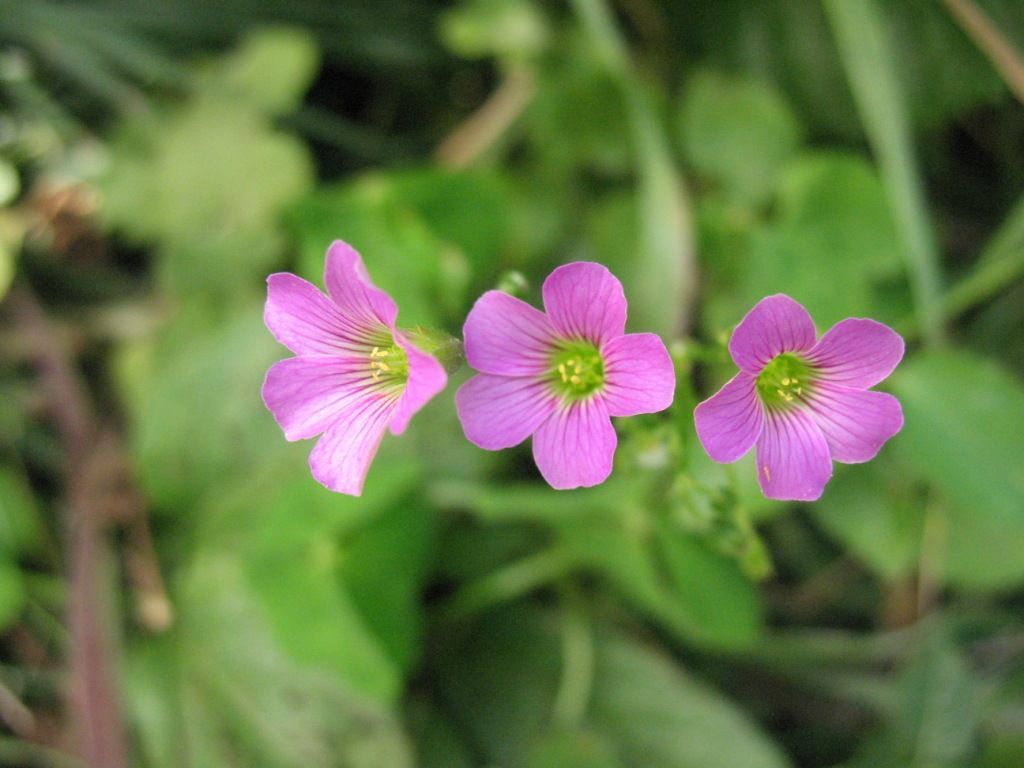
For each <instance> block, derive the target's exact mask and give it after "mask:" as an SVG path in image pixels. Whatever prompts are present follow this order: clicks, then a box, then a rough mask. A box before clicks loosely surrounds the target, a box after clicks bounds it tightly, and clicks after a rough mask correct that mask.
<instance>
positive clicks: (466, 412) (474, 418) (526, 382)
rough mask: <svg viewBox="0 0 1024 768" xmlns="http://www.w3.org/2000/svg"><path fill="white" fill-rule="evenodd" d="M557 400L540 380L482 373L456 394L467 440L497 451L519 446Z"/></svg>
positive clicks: (541, 421)
mask: <svg viewBox="0 0 1024 768" xmlns="http://www.w3.org/2000/svg"><path fill="white" fill-rule="evenodd" d="M556 402H557V400H556V398H555V396H554V394H553V393H552V392H551V390H550V388H549V387H548V386H547V385H546V384H544V382H542V381H538V380H536V379H527V378H509V377H506V376H492V375H490V374H487V373H482V374H480V375H478V376H474V377H473V378H471V379H470V380H469V381H467V382H466V383H465V384H463V385H462V386H461V387H459V391H458V392H456V393H455V409H456V411H457V412H458V414H459V421H460V422H462V431H463V432H465V433H466V439H467V440H469V442H471V443H473V444H474V445H476V446H478V447H479V448H484V449H485V450H488V451H499V450H501V449H502V448H511V447H512V446H513V445H518V444H519V443H521V442H523V440H525V439H526V438H528V437H529V436H530V435H532V434H533V433H534V432H535V431H536V430H537V428H538V427H539V426H540V425H541V424H542V423H543V422H544V421H545V420H546V419H548V418H549V417H550V416H551V415H552V414H553V413H554V412H555V404H556Z"/></svg>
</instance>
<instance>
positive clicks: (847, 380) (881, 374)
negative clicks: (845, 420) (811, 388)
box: [807, 317, 904, 389]
mask: <svg viewBox="0 0 1024 768" xmlns="http://www.w3.org/2000/svg"><path fill="white" fill-rule="evenodd" d="M903 348H904V344H903V337H902V336H900V335H899V334H898V333H896V331H894V330H893V329H892V328H890V327H889V326H887V325H883V324H882V323H879V322H876V321H874V320H868V319H866V318H861V317H850V318H847V319H846V320H842V321H840V322H838V323H836V324H835V325H833V326H832V328H830V329H829V330H828V331H827V332H826V333H825V335H824V336H822V337H821V339H820V340H819V341H818V343H817V344H815V345H814V347H813V348H812V349H811V351H810V352H809V353H808V354H807V360H808V362H810V363H812V364H814V365H815V366H817V367H818V368H819V369H820V371H821V374H822V375H823V377H826V378H827V379H828V380H829V381H830V382H832V383H835V384H841V385H843V386H846V387H854V388H856V389H867V388H869V387H873V386H875V384H877V383H878V382H880V381H882V380H883V379H885V378H886V377H887V376H888V375H889V374H890V373H892V371H893V369H894V368H895V367H896V365H897V364H898V363H899V361H900V360H902V359H903Z"/></svg>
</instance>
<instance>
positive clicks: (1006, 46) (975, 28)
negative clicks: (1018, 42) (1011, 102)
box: [943, 0, 1024, 104]
mask: <svg viewBox="0 0 1024 768" xmlns="http://www.w3.org/2000/svg"><path fill="white" fill-rule="evenodd" d="M943 2H944V3H945V5H946V8H947V10H949V13H950V15H951V16H952V17H953V18H955V19H956V20H957V23H959V24H960V26H961V27H963V29H964V32H966V33H967V35H968V37H970V38H971V40H973V41H974V44H975V45H976V46H978V48H979V49H981V52H982V53H984V54H985V56H987V57H988V60H989V61H991V62H992V66H993V67H995V68H996V71H997V72H998V73H999V74H1000V75H1001V76H1002V78H1003V82H1005V83H1006V86H1007V87H1008V88H1009V89H1010V91H1011V92H1012V93H1013V95H1014V96H1016V97H1017V101H1019V102H1020V103H1021V104H1024V59H1022V58H1021V56H1020V54H1018V53H1017V51H1016V50H1014V48H1013V46H1012V45H1010V42H1009V41H1008V40H1007V39H1006V38H1005V37H1004V36H1003V35H1002V34H1001V33H1000V31H999V29H998V28H997V27H996V25H995V24H993V23H992V19H990V18H989V17H988V16H986V15H985V12H984V11H983V10H982V9H981V8H979V7H978V6H977V5H976V4H975V3H973V2H971V0H943Z"/></svg>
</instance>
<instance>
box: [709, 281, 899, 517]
mask: <svg viewBox="0 0 1024 768" xmlns="http://www.w3.org/2000/svg"><path fill="white" fill-rule="evenodd" d="M729 354H730V355H732V359H733V362H735V363H736V365H738V366H739V368H740V372H739V373H738V374H737V375H736V376H734V377H733V378H732V379H731V380H730V381H729V382H728V383H727V384H726V385H725V386H724V387H722V388H721V389H720V390H719V391H718V393H717V394H715V395H714V396H713V397H710V398H708V399H707V400H705V401H704V402H703V403H701V404H700V405H698V406H697V409H696V411H695V412H694V418H695V420H696V425H697V436H698V437H699V438H700V442H701V444H702V445H703V446H704V450H706V451H707V452H708V455H709V456H711V458H712V459H714V460H715V461H718V462H723V463H731V462H734V461H737V460H738V459H740V458H742V457H743V456H744V455H745V454H746V453H747V451H749V450H750V449H751V448H752V447H753V446H754V445H755V444H756V445H757V478H758V480H759V481H760V483H761V490H762V491H764V495H765V496H767V497H768V498H771V499H782V500H796V501H814V500H815V499H817V498H818V497H820V496H821V494H822V491H824V490H825V485H826V483H828V481H829V479H830V478H831V477H832V462H833V460H834V461H839V462H842V463H844V464H859V463H862V462H865V461H870V460H871V459H873V458H874V457H875V455H876V454H877V453H878V451H879V450H880V449H881V448H882V446H883V445H884V444H885V442H886V441H887V440H888V439H889V438H890V437H892V436H893V435H895V434H896V433H897V432H899V431H900V429H902V428H903V409H902V408H900V403H899V400H897V399H896V398H895V397H893V396H892V395H889V394H886V393H885V392H872V391H870V390H869V387H873V386H874V385H875V384H877V383H878V382H880V381H882V380H883V379H884V378H886V377H887V376H888V375H889V374H890V373H892V371H893V369H894V368H895V367H896V365H897V363H899V361H900V359H901V358H902V357H903V339H902V338H901V337H900V335H899V334H898V333H896V332H895V331H894V330H892V329H891V328H889V327H888V326H886V325H882V324H881V323H877V322H875V321H874V320H866V319H864V318H859V317H850V318H847V319H846V320H843V321H841V322H839V323H836V324H835V325H834V326H832V328H831V329H830V330H829V331H828V332H827V333H826V334H825V335H824V336H822V337H821V339H819V340H817V342H816V341H815V330H814V321H813V320H811V316H810V315H809V314H808V313H807V310H806V309H804V308H803V307H802V306H800V304H798V303H797V302H795V301H794V300H793V299H791V298H789V297H788V296H785V295H783V294H781V293H779V294H776V295H774V296H769V297H767V298H765V299H762V300H761V301H759V302H758V303H757V306H755V307H754V308H753V309H752V310H750V312H748V313H747V316H746V317H744V318H743V320H742V321H741V322H740V324H739V325H738V326H736V330H735V331H733V334H732V338H731V339H730V340H729Z"/></svg>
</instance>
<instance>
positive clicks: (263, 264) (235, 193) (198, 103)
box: [102, 33, 313, 300]
mask: <svg viewBox="0 0 1024 768" xmlns="http://www.w3.org/2000/svg"><path fill="white" fill-rule="evenodd" d="M268 35H269V36H268ZM248 46H249V47H248V48H247V49H245V51H244V52H243V53H241V54H237V55H236V58H235V59H233V60H232V63H231V64H230V65H229V66H227V67H226V69H227V75H226V77H227V79H228V81H229V84H231V85H232V86H234V87H238V88H244V87H248V86H249V85H251V83H250V81H251V79H252V78H253V77H255V76H257V75H255V74H254V73H253V72H252V70H253V68H255V69H256V70H258V71H259V74H258V76H259V78H260V79H261V84H262V83H263V82H264V81H265V80H266V77H267V75H266V71H267V69H268V62H269V61H275V62H277V63H276V64H275V66H274V67H269V71H272V72H274V73H275V76H277V77H279V78H281V77H283V70H284V68H285V67H287V68H289V70H290V71H289V72H288V75H289V76H290V77H291V78H292V82H286V81H285V79H279V80H276V81H274V82H273V83H270V84H269V85H272V86H274V90H273V92H271V91H265V90H261V91H260V93H261V94H263V96H262V98H264V99H265V101H264V102H262V103H261V107H266V106H272V105H275V104H278V103H281V106H284V104H283V102H284V101H286V100H287V99H291V98H294V96H295V92H297V91H298V90H300V89H301V88H304V87H305V84H306V81H307V80H308V74H307V75H303V74H302V73H301V72H298V71H295V70H298V69H301V68H302V67H304V66H309V65H303V64H302V62H300V61H292V60H293V59H299V58H302V57H303V56H304V55H306V54H302V53H301V52H299V51H298V50H297V49H298V48H300V47H303V46H308V43H302V42H298V40H297V39H295V38H293V37H292V36H290V35H289V34H286V36H285V37H283V38H282V37H278V36H277V35H276V34H275V33H266V35H264V36H261V37H257V38H253V39H250V41H249V43H248ZM279 46H280V47H281V49H280V50H279V49H278V47H279ZM284 48H287V49H288V50H284ZM293 48H294V49H295V50H293ZM278 57H282V58H287V59H288V61H289V62H291V64H288V65H286V64H285V63H284V62H283V61H277V59H278ZM279 70H280V71H279ZM312 181H313V165H312V161H311V159H310V156H309V152H308V150H307V149H306V147H305V145H303V144H302V143H301V142H299V141H298V140H296V139H295V138H293V137H291V136H289V135H287V134H285V133H282V132H280V131H278V130H276V129H275V128H274V127H273V126H272V125H271V124H270V122H269V120H268V118H267V117H266V115H264V114H263V113H262V112H261V109H260V108H258V107H256V106H254V105H252V104H251V103H247V102H246V101H244V100H241V99H239V98H230V97H226V96H225V94H224V93H223V92H216V89H214V92H207V91H203V90H200V91H199V92H198V93H197V94H196V95H195V96H193V97H192V99H191V100H189V101H188V102H186V103H185V104H184V105H182V106H180V107H174V108H166V109H163V110H160V111H158V112H143V113H141V114H140V115H139V116H136V117H133V118H131V119H129V120H127V121H126V122H125V123H124V124H122V125H121V127H120V129H119V130H118V132H117V133H116V134H115V136H114V139H113V141H112V144H111V163H110V169H109V172H108V174H107V176H106V178H105V179H104V182H103V184H102V191H103V195H104V207H103V214H104V216H105V217H106V219H107V221H108V222H109V223H110V224H112V225H113V226H115V227H117V228H119V229H121V230H122V231H124V232H125V233H126V234H127V235H128V236H129V237H131V238H133V239H135V240H139V241H144V242H145V241H156V243H157V244H158V245H160V246H161V249H162V251H163V256H164V264H163V265H162V266H163V276H164V277H165V278H167V279H168V280H169V282H170V285H171V287H172V288H174V289H175V291H176V292H177V293H179V294H181V295H187V296H195V295H197V294H200V295H201V294H204V293H205V294H207V295H213V296H214V297H217V298H219V299H221V300H223V299H225V298H231V297H232V296H233V295H234V293H235V291H236V290H237V287H238V285H239V284H240V283H241V284H245V283H246V281H249V280H252V279H253V278H255V277H257V276H259V275H262V274H264V273H265V272H266V271H268V270H269V269H270V267H271V266H272V265H273V263H274V261H275V259H276V257H277V256H278V254H279V253H280V250H281V247H282V240H281V236H280V233H279V229H278V222H277V219H278V217H279V215H280V213H281V212H282V210H283V209H284V207H285V206H286V205H288V204H289V203H290V202H291V201H292V200H294V199H296V198H297V197H299V196H300V195H301V194H303V193H305V192H306V191H307V190H308V189H309V188H310V186H311V185H312Z"/></svg>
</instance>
